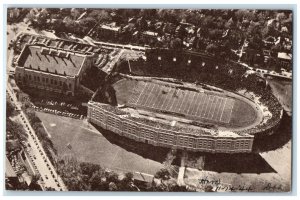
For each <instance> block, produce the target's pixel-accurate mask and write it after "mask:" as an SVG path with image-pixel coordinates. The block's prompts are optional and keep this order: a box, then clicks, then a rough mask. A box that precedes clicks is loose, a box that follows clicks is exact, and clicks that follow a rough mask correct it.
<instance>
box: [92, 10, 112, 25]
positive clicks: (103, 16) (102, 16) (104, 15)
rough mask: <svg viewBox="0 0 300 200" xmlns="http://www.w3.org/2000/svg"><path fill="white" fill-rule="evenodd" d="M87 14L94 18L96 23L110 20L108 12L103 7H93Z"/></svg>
mask: <svg viewBox="0 0 300 200" xmlns="http://www.w3.org/2000/svg"><path fill="white" fill-rule="evenodd" d="M88 16H89V17H91V18H93V19H95V20H96V21H97V23H101V22H107V21H111V16H110V14H109V13H108V12H107V11H106V10H104V9H95V10H93V11H92V12H91V13H90V14H89V15H88Z"/></svg>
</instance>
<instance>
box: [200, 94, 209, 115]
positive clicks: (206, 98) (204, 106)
mask: <svg viewBox="0 0 300 200" xmlns="http://www.w3.org/2000/svg"><path fill="white" fill-rule="evenodd" d="M209 98H210V96H209V95H208V94H207V95H206V96H205V99H204V104H203V107H202V108H201V113H200V116H201V118H203V116H204V113H205V110H206V107H207V105H206V104H207V102H208V100H209Z"/></svg>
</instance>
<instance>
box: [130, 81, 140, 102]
mask: <svg viewBox="0 0 300 200" xmlns="http://www.w3.org/2000/svg"><path fill="white" fill-rule="evenodd" d="M137 87H138V84H136V85H135V86H134V88H133V90H132V92H131V95H130V98H129V101H128V103H130V104H131V103H132V104H135V103H134V101H135V98H134V97H136V96H138V95H135V94H136V88H137ZM136 98H137V97H136Z"/></svg>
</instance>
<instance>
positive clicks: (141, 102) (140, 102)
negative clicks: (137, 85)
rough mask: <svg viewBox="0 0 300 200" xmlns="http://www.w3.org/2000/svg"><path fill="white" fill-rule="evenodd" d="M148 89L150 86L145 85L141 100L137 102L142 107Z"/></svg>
mask: <svg viewBox="0 0 300 200" xmlns="http://www.w3.org/2000/svg"><path fill="white" fill-rule="evenodd" d="M150 88H151V84H147V86H146V87H145V90H144V91H143V93H142V94H141V95H142V96H141V98H140V99H139V101H138V102H137V103H138V104H139V105H144V103H145V101H146V100H147V97H148V94H149V90H150Z"/></svg>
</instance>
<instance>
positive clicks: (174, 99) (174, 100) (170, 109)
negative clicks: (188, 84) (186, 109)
mask: <svg viewBox="0 0 300 200" xmlns="http://www.w3.org/2000/svg"><path fill="white" fill-rule="evenodd" d="M178 91H180V90H178ZM174 92H176V94H177V95H179V94H178V93H179V92H177V90H176V89H175V91H174ZM173 95H174V93H173ZM176 99H177V98H175V97H174V98H172V100H173V102H172V105H171V107H170V108H169V109H168V111H172V110H173V109H172V108H173V106H174V103H175V102H176Z"/></svg>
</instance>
